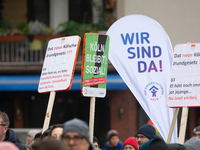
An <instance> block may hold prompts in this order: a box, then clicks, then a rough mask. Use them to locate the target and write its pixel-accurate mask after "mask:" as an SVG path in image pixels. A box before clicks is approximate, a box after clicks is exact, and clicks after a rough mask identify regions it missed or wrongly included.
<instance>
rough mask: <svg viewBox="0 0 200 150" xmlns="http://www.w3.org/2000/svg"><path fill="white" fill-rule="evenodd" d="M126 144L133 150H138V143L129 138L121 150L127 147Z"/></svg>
mask: <svg viewBox="0 0 200 150" xmlns="http://www.w3.org/2000/svg"><path fill="white" fill-rule="evenodd" d="M127 144H129V145H131V146H133V147H135V149H136V150H138V143H137V141H136V139H135V138H133V137H129V138H128V139H127V140H126V141H125V142H124V144H123V149H124V146H125V145H127Z"/></svg>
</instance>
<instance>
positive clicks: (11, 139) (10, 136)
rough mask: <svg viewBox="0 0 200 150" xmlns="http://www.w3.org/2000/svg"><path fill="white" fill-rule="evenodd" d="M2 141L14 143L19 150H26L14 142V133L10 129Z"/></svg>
mask: <svg viewBox="0 0 200 150" xmlns="http://www.w3.org/2000/svg"><path fill="white" fill-rule="evenodd" d="M3 141H9V142H12V143H14V144H15V145H16V146H17V147H18V148H19V149H20V150H26V148H25V147H24V146H23V145H21V144H19V143H18V142H17V140H16V137H15V132H14V131H13V130H11V129H8V131H7V132H6V137H5V139H4V140H3Z"/></svg>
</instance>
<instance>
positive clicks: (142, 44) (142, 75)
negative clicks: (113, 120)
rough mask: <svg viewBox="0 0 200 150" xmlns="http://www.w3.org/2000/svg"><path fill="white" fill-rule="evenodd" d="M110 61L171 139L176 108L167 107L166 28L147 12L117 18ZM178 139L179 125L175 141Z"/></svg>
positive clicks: (111, 32) (168, 64)
mask: <svg viewBox="0 0 200 150" xmlns="http://www.w3.org/2000/svg"><path fill="white" fill-rule="evenodd" d="M107 34H108V35H109V36H110V49H109V60H110V62H111V63H112V65H113V66H114V67H115V69H116V70H117V71H118V73H119V74H120V76H121V77H122V79H123V80H124V81H125V83H126V84H127V86H128V87H129V89H130V90H131V92H132V93H133V94H134V96H135V97H136V99H137V100H138V102H139V103H140V105H141V106H142V108H143V109H144V111H145V112H146V114H147V115H148V116H149V118H150V119H151V120H152V122H153V124H154V125H155V126H156V127H157V128H158V131H159V132H160V134H161V135H162V137H163V139H164V140H165V141H166V140H167V135H168V132H169V129H170V124H171V120H172V118H173V113H174V109H172V108H168V107H167V98H168V96H167V95H168V83H169V79H170V69H171V62H172V53H173V50H172V47H171V42H170V40H169V37H168V35H167V33H166V32H165V30H164V29H163V27H162V26H161V25H160V24H159V23H157V22H156V21H155V20H153V19H151V18H149V17H147V16H143V15H129V16H125V17H123V18H121V19H119V20H117V21H116V22H115V23H114V24H113V25H112V26H111V27H110V28H109V29H108V31H107ZM176 141H177V132H176V128H175V131H174V132H173V137H172V142H176Z"/></svg>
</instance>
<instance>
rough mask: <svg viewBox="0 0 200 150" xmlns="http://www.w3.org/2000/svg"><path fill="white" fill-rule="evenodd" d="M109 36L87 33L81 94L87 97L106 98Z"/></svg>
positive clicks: (84, 46)
mask: <svg viewBox="0 0 200 150" xmlns="http://www.w3.org/2000/svg"><path fill="white" fill-rule="evenodd" d="M108 50H109V36H108V35H104V34H95V33H86V34H85V36H84V45H83V59H82V78H81V79H82V84H81V86H82V88H81V93H82V95H83V96H87V97H102V98H103V97H105V95H106V80H107V68H108Z"/></svg>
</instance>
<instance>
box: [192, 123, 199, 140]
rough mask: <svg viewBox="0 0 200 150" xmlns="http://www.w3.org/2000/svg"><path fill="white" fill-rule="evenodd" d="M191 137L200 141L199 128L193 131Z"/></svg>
mask: <svg viewBox="0 0 200 150" xmlns="http://www.w3.org/2000/svg"><path fill="white" fill-rule="evenodd" d="M193 136H194V137H197V138H199V139H200V126H198V127H196V128H194V130H193Z"/></svg>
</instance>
